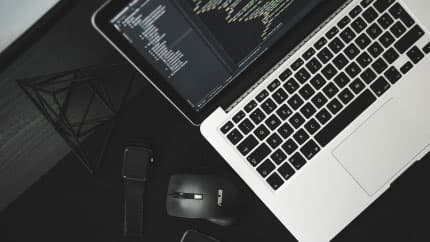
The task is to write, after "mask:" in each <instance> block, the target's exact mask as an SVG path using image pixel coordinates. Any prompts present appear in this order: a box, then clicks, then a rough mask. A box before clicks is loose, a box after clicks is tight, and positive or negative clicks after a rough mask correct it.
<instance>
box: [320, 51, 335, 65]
mask: <svg viewBox="0 0 430 242" xmlns="http://www.w3.org/2000/svg"><path fill="white" fill-rule="evenodd" d="M317 56H318V58H319V59H320V61H321V62H322V63H323V64H327V62H329V61H330V60H331V58H333V54H332V53H331V52H330V50H329V49H328V48H327V47H325V48H324V49H322V50H321V51H320V52H319V53H318V54H317Z"/></svg>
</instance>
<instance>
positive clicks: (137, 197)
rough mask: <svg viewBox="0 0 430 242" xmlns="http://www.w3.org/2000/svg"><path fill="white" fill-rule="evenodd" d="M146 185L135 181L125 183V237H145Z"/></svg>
mask: <svg viewBox="0 0 430 242" xmlns="http://www.w3.org/2000/svg"><path fill="white" fill-rule="evenodd" d="M144 191H145V183H143V182H139V181H133V180H125V182H124V236H125V237H140V236H142V235H143V212H144V211H143V195H144Z"/></svg>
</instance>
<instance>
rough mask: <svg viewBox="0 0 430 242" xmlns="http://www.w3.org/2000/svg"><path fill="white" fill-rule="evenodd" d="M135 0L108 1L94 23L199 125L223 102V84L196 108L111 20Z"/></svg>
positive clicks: (173, 102) (95, 16)
mask: <svg viewBox="0 0 430 242" xmlns="http://www.w3.org/2000/svg"><path fill="white" fill-rule="evenodd" d="M131 1H132V0H115V1H108V2H106V3H105V4H104V5H103V6H102V7H101V8H100V9H99V10H97V11H96V13H94V15H93V18H92V21H93V25H94V27H96V29H97V30H98V31H99V32H100V33H101V34H102V35H103V36H104V37H105V38H106V39H107V40H108V41H109V42H110V43H111V44H112V45H113V46H114V47H115V48H116V49H117V50H118V51H119V52H120V53H121V54H122V55H123V56H124V57H125V58H126V59H127V60H128V61H129V62H130V63H131V64H132V65H133V66H134V67H135V68H136V69H137V70H138V71H139V72H140V73H141V74H142V75H143V76H144V77H145V78H146V79H147V80H148V81H149V82H150V83H151V84H152V85H153V86H154V87H155V88H156V89H157V90H158V91H160V92H161V93H162V94H163V95H164V96H165V97H166V98H167V99H168V100H169V101H170V102H171V103H172V104H173V105H174V106H175V107H176V108H177V109H178V110H179V111H180V112H181V113H182V114H183V115H184V116H185V117H186V118H187V119H188V120H189V121H190V122H192V123H193V124H194V125H199V124H201V123H202V121H203V120H204V119H205V118H206V117H208V116H209V115H210V114H211V113H212V112H213V111H214V110H215V109H216V108H217V107H219V106H220V103H219V102H218V101H219V97H220V96H222V93H223V92H224V91H225V89H226V88H224V89H223V90H222V91H221V92H220V93H218V94H217V95H216V96H215V97H214V98H213V99H212V100H210V101H209V102H208V103H207V104H206V105H205V106H204V107H203V108H202V109H200V110H199V111H196V110H195V109H194V108H193V107H192V106H191V105H190V104H189V103H188V102H187V101H186V100H185V98H183V97H182V96H181V95H180V94H179V93H178V92H177V91H176V90H175V89H174V88H173V87H172V86H171V85H170V84H169V83H168V81H167V80H166V79H165V78H164V77H163V76H162V75H161V74H160V73H158V71H157V70H156V69H155V68H154V67H153V66H152V64H151V63H149V62H148V61H146V60H145V58H144V57H143V56H142V55H140V54H139V53H138V51H137V50H136V49H135V48H134V47H133V46H131V45H130V43H128V42H127V41H126V40H125V39H124V38H123V36H122V35H121V34H120V33H119V32H118V31H117V30H116V29H115V28H114V26H113V25H112V24H111V23H110V20H111V19H112V18H113V17H114V16H115V15H116V14H117V13H118V12H119V11H120V10H121V9H123V8H124V7H126V6H127V5H128V3H130V2H131Z"/></svg>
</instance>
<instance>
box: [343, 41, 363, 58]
mask: <svg viewBox="0 0 430 242" xmlns="http://www.w3.org/2000/svg"><path fill="white" fill-rule="evenodd" d="M344 53H345V55H346V56H348V57H349V59H351V60H353V59H354V58H355V57H356V56H357V55H358V54H359V53H360V50H359V49H358V48H357V46H356V45H355V44H350V45H349V46H348V47H346V49H345V50H344Z"/></svg>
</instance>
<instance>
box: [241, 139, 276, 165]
mask: <svg viewBox="0 0 430 242" xmlns="http://www.w3.org/2000/svg"><path fill="white" fill-rule="evenodd" d="M270 152H271V150H270V148H269V146H267V145H266V144H264V143H263V144H261V145H260V146H258V148H257V149H255V150H254V151H253V152H251V154H250V155H249V156H248V157H247V158H246V159H247V160H248V161H249V163H251V165H253V166H257V165H258V164H260V162H262V161H263V160H264V158H266V157H267V156H268V155H269V154H270Z"/></svg>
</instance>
